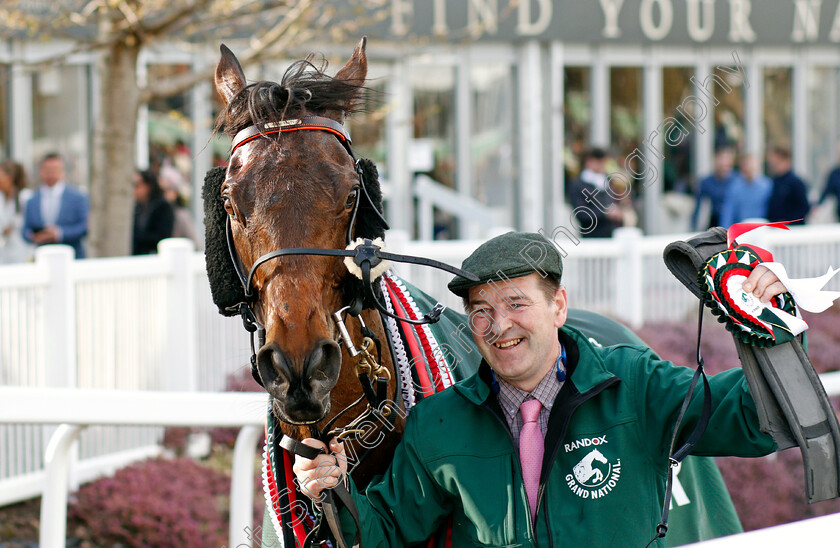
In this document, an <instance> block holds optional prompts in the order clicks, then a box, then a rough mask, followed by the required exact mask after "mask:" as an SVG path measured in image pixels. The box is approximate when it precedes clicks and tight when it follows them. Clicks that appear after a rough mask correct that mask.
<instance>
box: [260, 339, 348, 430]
mask: <svg viewBox="0 0 840 548" xmlns="http://www.w3.org/2000/svg"><path fill="white" fill-rule="evenodd" d="M340 369H341V349H340V348H339V346H338V344H336V342H335V341H333V340H330V339H321V340H319V341H318V342H316V343H315V346H314V348H313V349H312V351H311V352H310V353H309V354H308V355H307V356H306V357H305V358H303V360H297V363H296V360H293V359H291V358H290V357H289V356H288V355H287V354H286V353H285V352H283V350H282V349H281V348H280V346H279V345H278V344H277V343H273V342H272V343H268V344H266V345H265V346H263V347H262V348H260V350H259V352H257V370H258V371H259V374H260V378H261V379H262V381H263V384H264V385H265V388H266V390H267V391H268V393H269V394H271V395H272V396H274V398H275V400H276V401H275V403H276V405H275V410H276V411H278V413H279V415H280V416H278V417H277V418H278V419H280V420H282V421H284V422H289V423H291V424H308V423H313V422H317V421H320V420H322V419H323V418H324V417H325V416H326V414H327V412H328V411H329V404H330V398H329V396H330V390H332V389H333V387H334V386H335V385H336V383H337V382H338V375H339V371H340Z"/></svg>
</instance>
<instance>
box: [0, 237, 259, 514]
mask: <svg viewBox="0 0 840 548" xmlns="http://www.w3.org/2000/svg"><path fill="white" fill-rule="evenodd" d="M248 356H249V349H248V339H247V337H245V335H244V331H243V330H242V327H241V322H239V321H238V320H234V319H230V318H223V317H222V316H220V315H219V314H218V313H217V311H216V309H215V307H214V305H213V303H212V299H211V297H210V291H209V288H208V284H207V275H206V271H205V266H204V257H203V255H201V254H199V253H195V251H194V249H193V246H192V243H191V242H190V241H188V240H176V239H172V240H165V241H164V242H162V243H161V246H160V254H159V255H156V256H148V257H122V258H112V259H89V260H84V261H75V260H73V253H72V250H71V249H70V248H67V247H65V246H45V247H41V248H39V249H38V251H37V254H36V261H35V263H32V264H22V265H11V266H4V267H0V386H3V385H5V386H24V387H62V388H93V389H117V390H180V391H195V390H202V391H208V390H209V391H221V390H224V388H225V383H226V377H227V376H228V374H230V373H232V372H234V371H236V370H238V369H241V368H243V367H245V366H246V364H247V362H248ZM0 420H2V419H0ZM3 422H8V421H3ZM54 430H55V428H54V427H52V426H40V425H31V424H0V440H2V442H0V446H2V450H0V505H4V504H9V503H13V502H17V501H20V500H25V499H27V498H31V497H34V496H38V495H39V494H40V493H41V489H42V484H43V481H44V474H45V473H44V470H43V462H42V456H43V454H44V451H45V449H46V443H47V441H48V440H49V438H50V436H51V435H52V433H53V431H54ZM162 433H163V429H162V428H161V427H160V426H120V427H116V426H110V425H106V424H103V425H101V426H93V427H91V428H89V429H86V430H85V431H84V432H83V433H82V434H81V437H80V442H79V444H78V446H77V447H78V449H76V450H74V459H77V461H76V462H74V465H73V467H72V475H71V484H72V485H73V486H78V485H79V484H81V483H83V482H85V481H89V480H90V479H93V478H95V477H97V476H99V475H102V474H103V473H107V472H109V471H111V470H114V469H116V468H119V467H121V466H124V465H126V464H127V463H129V462H131V461H134V460H138V459H142V458H146V457H148V456H151V455H155V454H157V453H159V452H160V440H161V437H162Z"/></svg>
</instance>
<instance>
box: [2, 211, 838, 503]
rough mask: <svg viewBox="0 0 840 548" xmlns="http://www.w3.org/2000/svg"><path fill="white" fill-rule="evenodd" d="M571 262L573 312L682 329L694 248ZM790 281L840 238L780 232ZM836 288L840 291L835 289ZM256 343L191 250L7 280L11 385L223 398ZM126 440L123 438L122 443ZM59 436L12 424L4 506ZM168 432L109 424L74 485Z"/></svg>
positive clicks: (43, 255) (439, 278)
mask: <svg viewBox="0 0 840 548" xmlns="http://www.w3.org/2000/svg"><path fill="white" fill-rule="evenodd" d="M547 236H549V237H551V238H553V239H554V240H555V242H556V243H557V244H558V245H559V246H560V247H561V249H562V250H563V253H564V255H565V259H564V264H565V269H564V270H565V272H564V284H565V285H566V286H567V287H568V288H569V293H570V302H571V305H572V306H574V307H579V308H586V309H590V310H593V311H596V312H601V313H604V314H606V315H609V316H613V317H616V318H618V319H620V320H623V321H625V322H627V323H629V324H631V325H633V326H638V325H641V324H642V323H644V322H653V321H659V322H663V321H674V320H679V319H683V318H685V317H688V315H689V314H690V313H692V312H693V311H694V309H695V306H696V304H695V300H694V298H693V297H692V296H691V295H690V294H689V293H688V291H686V290H685V289H684V288H682V286H680V284H679V283H678V282H677V281H676V279H674V278H673V276H671V274H670V273H669V272H668V271H667V269H666V268H665V266H664V264H663V263H662V258H661V257H662V250H663V249H664V247H665V245H666V244H667V243H669V242H671V241H673V240H675V239H679V238H682V237H683V236H673V235H672V236H654V237H643V236H641V233H640V232H639V231H637V230H633V229H626V230H620V231H618V232H617V234H616V237H614V238H612V239H609V240H580V241H573V240H571V239H570V238H568V237H567V236H565V235H564V234H562V233H561V232H559V231H555V234H547ZM480 243H481V242H480V241H456V242H412V241H408V240H407V238H406V237H405V236H404V235H401V234H400V233H398V232H392V233H391V234H389V237H388V244H389V248H390V249H391V250H393V251H396V252H403V253H408V254H412V255H420V256H427V257H431V258H435V259H438V260H443V261H446V262H448V263H450V264H454V265H460V264H461V262H462V261H463V259H464V258H465V257H466V256H467V255H468V254H469V253H470V252H471V251H472V250H473V249H475V248H476V247H477V246H478V245H479V244H480ZM763 243H764V245H765V246H766V247H769V248H770V249H772V250H773V251H774V253H775V254H776V257H777V258H778V259H779V260H781V261H782V262H784V263H785V264H786V265H787V266H788V271H789V273H790V274H791V275H792V276H795V277H802V276H815V275H819V274H822V273H824V272H825V269H826V267H827V266H828V265H835V266H840V225H837V224H834V225H819V226H812V227H796V228H794V229H792V230H791V231H789V232H787V231H775V232H774V233H769V234H767V235H766V240H765V241H764V242H763ZM395 269H396V270H397V272H398V273H399V274H400V275H401V276H403V277H405V278H406V279H408V280H409V281H411V282H412V283H414V284H415V285H417V286H418V287H420V288H421V289H423V290H425V291H427V292H428V293H430V294H431V295H433V296H435V297H437V298H439V299H441V301H442V302H444V304H447V305H449V306H453V307H455V308H456V309H460V306H461V305H460V302H459V301H458V299H457V298H455V297H454V296H453V295H451V294H449V293H448V292H447V291H446V289H445V287H446V283H447V282H448V281H449V279H450V276H449V275H448V274H446V273H443V272H441V271H437V270H434V269H430V268H423V267H417V266H413V265H403V264H399V265H395ZM829 289H835V290H836V289H840V280H833V281H832V282H831V283H830V285H829ZM249 354H250V350H249V346H248V338H247V337H246V335H245V332H244V330H243V329H242V326H241V322H240V321H239V320H237V319H231V318H223V317H222V316H220V315H219V314H218V313H217V311H216V308H215V306H214V305H213V303H212V300H211V298H210V292H209V288H208V284H207V278H206V272H205V267H204V257H203V255H201V254H200V253H195V252H194V251H193V250H192V244H191V243H190V242H189V241H187V240H176V239H173V240H166V241H164V242H162V244H161V246H160V254H159V255H157V256H149V257H125V258H113V259H88V260H84V261H74V260H72V253H71V252H70V251H69V249H65V248H63V247H62V246H48V247H42V248H40V249H39V250H38V253H37V258H36V262H35V263H33V264H24V265H12V266H4V267H0V386H19V387H70V388H80V389H110V390H150V391H196V390H198V391H220V390H223V389H224V387H225V384H226V377H227V376H228V375H229V374H230V373H232V372H235V371H241V370H246V369H247V361H248V356H249ZM117 429H119V430H118V431H117ZM54 431H55V426H51V425H46V426H44V425H34V424H13V423H9V421H6V420H3V417H0V448H2V450H0V505H3V504H8V503H11V502H15V501H19V500H24V499H26V498H30V497H33V496H37V495H39V494H40V493H41V490H42V486H43V482H44V478H45V473H44V463H43V455H44V451H45V449H46V444H47V442H48V441H49V439H50V436H52V434H53V433H54ZM161 433H162V428H161V426H160V425H149V426H136V425H135V426H114V425H112V424H111V423H101V422H100V423H99V426H91V427H90V428H88V429H86V430H85V431H84V432H83V433H82V434H81V436H80V443H79V445H78V447H79V449H78V451H77V452H76V453H74V464H73V466H72V467H71V479H70V482H71V485H73V486H75V485H78V484H79V483H81V482H84V481H86V480H88V479H90V478H92V477H94V476H95V475H96V474H99V473H103V472H107V471H109V470H111V469H114V468H116V467H119V466H122V465H124V464H125V463H126V462H128V461H131V460H134V459H137V458H143V457H145V456H148V455H151V454H155V453H156V452H158V451H159V441H160V437H161Z"/></svg>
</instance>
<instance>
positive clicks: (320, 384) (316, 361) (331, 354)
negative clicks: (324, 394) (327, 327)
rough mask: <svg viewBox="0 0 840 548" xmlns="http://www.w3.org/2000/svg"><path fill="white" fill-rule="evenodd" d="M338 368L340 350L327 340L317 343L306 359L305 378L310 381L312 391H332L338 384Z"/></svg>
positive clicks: (339, 365)
mask: <svg viewBox="0 0 840 548" xmlns="http://www.w3.org/2000/svg"><path fill="white" fill-rule="evenodd" d="M340 368H341V349H340V348H339V347H338V344H336V342H335V341H332V340H329V339H321V340H320V341H318V342H317V343H316V344H315V348H313V349H312V352H311V353H310V354H309V357H308V358H307V359H306V373H307V375H306V376H307V377H309V379H310V380H311V381H312V383H313V386H312V388H313V389H315V388H320V389H323V390H327V391H329V390H330V389H332V387H333V386H335V384H336V383H337V382H338V373H339V369H340Z"/></svg>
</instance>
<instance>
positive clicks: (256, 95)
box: [216, 54, 369, 136]
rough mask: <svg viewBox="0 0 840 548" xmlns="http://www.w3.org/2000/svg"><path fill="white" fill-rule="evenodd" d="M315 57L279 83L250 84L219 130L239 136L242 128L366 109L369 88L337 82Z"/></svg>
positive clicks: (300, 63)
mask: <svg viewBox="0 0 840 548" xmlns="http://www.w3.org/2000/svg"><path fill="white" fill-rule="evenodd" d="M314 58H315V56H314V55H312V54H310V55H309V56H308V57H307V58H306V59H302V60H300V61H295V62H294V63H293V64H292V65H291V66H290V67H289V68H288V69H287V70H286V72H285V73H284V74H283V78H282V80H281V81H280V83H277V82H271V81H260V82H255V83H253V84H249V85H247V86H246V87H245V88H243V89H242V90H241V91H240V92H239V93H238V94H236V95H235V96H234V97H233V98H232V99H231V101H230V103H229V104H228V105H227V107H226V108H225V109H224V110H222V112H221V113H220V114H219V118H218V120H217V121H216V130H219V129H220V128H221V127H222V126H224V132H225V133H227V134H228V135H230V136H234V135H236V133H237V132H239V131H240V130H242V129H245V128H246V127H249V126H252V125H254V124H260V123H264V122H272V121H276V120H283V119H285V118H287V117H288V116H299V115H302V114H305V113H313V112H324V111H336V112H343V113H344V114H345V115H349V114H352V113H354V112H358V111H361V110H364V107H365V106H366V104H367V101H366V95H368V94H367V93H366V92H367V91H369V88H366V87H365V86H364V82H363V81H358V80H356V81H354V80H337V79H335V78H333V77H331V76H328V75H327V74H326V73H325V70H326V68H327V62H326V60H323V59H322V60H321V62H320V64H319V65H318V66H316V65H315V64H314V63H313V59H314Z"/></svg>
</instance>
